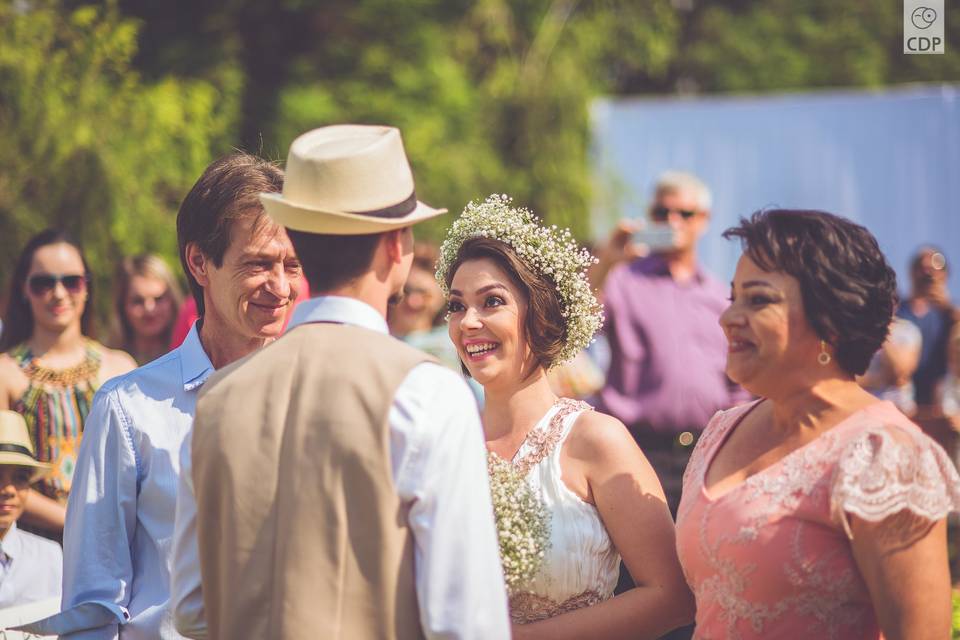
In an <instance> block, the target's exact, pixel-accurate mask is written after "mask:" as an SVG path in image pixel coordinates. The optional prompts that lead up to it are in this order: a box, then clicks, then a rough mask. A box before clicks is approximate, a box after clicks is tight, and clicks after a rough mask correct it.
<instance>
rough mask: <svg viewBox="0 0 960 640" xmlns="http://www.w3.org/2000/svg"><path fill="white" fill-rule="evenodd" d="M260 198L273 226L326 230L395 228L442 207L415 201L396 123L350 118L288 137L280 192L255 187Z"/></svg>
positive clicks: (362, 231) (432, 214)
mask: <svg viewBox="0 0 960 640" xmlns="http://www.w3.org/2000/svg"><path fill="white" fill-rule="evenodd" d="M260 201H261V202H262V203H263V207H264V209H266V211H267V214H268V215H269V216H270V217H271V218H273V220H274V222H276V223H278V224H281V225H283V226H285V227H287V228H289V229H294V230H296V231H306V232H308V233H321V234H330V235H365V234H370V233H381V232H383V231H390V230H392V229H401V228H403V227H408V226H410V225H412V224H416V223H417V222H423V221H424V220H428V219H430V218H433V217H435V216H438V215H440V214H442V213H446V211H447V210H446V209H434V208H433V207H430V206H427V205H425V204H424V203H422V202H420V201H418V200H417V196H416V193H415V191H414V187H413V173H412V172H411V171H410V163H409V162H408V161H407V155H406V153H404V150H403V141H402V140H401V139H400V131H399V130H398V129H395V128H393V127H382V126H370V125H357V124H341V125H334V126H330V127H321V128H320V129H314V130H313V131H308V132H307V133H305V134H303V135H302V136H300V137H299V138H297V139H296V140H294V141H293V144H291V145H290V153H289V154H288V155H287V168H286V178H285V179H284V182H283V193H282V194H281V193H261V194H260Z"/></svg>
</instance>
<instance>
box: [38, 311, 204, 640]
mask: <svg viewBox="0 0 960 640" xmlns="http://www.w3.org/2000/svg"><path fill="white" fill-rule="evenodd" d="M213 370H214V369H213V365H212V364H211V362H210V359H209V358H208V357H207V354H206V353H205V352H204V350H203V347H202V345H201V344H200V336H199V334H198V330H197V326H196V325H194V326H193V328H192V329H191V330H190V333H189V334H188V335H187V338H186V340H184V342H183V344H182V345H181V346H180V347H179V348H177V349H174V350H173V351H171V352H170V353H168V354H166V355H165V356H162V357H160V358H158V359H157V360H154V361H153V362H151V363H149V364H147V365H144V366H142V367H140V368H139V369H135V370H134V371H132V372H130V373H128V374H126V375H124V376H120V377H118V378H114V379H113V380H110V381H109V382H107V383H106V384H105V385H104V386H103V387H102V388H101V389H100V390H99V391H98V392H97V395H96V397H95V398H94V400H93V407H92V408H91V410H90V414H89V416H88V417H87V421H86V424H85V427H84V434H83V440H82V442H81V445H80V452H79V454H78V458H77V468H76V472H75V474H74V477H73V488H72V490H71V492H70V499H69V502H68V504H67V524H66V529H65V531H64V576H63V607H62V609H63V612H62V613H61V614H60V615H59V618H57V619H56V620H53V619H51V620H50V621H51V623H53V624H55V625H56V626H55V627H52V628H51V627H48V628H47V631H48V632H49V631H56V632H58V633H60V634H62V637H66V638H98V639H99V638H117V637H123V638H130V639H140V638H144V639H145V638H150V639H151V640H156V639H158V638H160V639H163V640H167V639H173V638H176V639H179V638H181V637H182V636H180V635H179V634H178V633H177V632H176V630H175V629H174V627H173V620H172V616H171V613H170V608H169V604H168V601H169V598H170V553H171V544H172V538H173V524H174V510H175V507H176V500H177V477H178V475H179V473H180V458H179V454H180V447H181V445H182V443H183V441H184V438H185V437H186V436H187V435H188V434H189V432H190V429H191V427H192V425H193V417H194V412H195V407H196V402H197V394H198V391H199V389H200V386H201V385H202V384H203V383H204V381H206V379H207V377H208V376H209V375H210V374H211V373H213Z"/></svg>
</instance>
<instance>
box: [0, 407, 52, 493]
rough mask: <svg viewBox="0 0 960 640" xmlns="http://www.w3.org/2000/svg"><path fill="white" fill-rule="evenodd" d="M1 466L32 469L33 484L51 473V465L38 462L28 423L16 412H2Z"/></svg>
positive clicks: (0, 420)
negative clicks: (28, 430) (28, 431)
mask: <svg viewBox="0 0 960 640" xmlns="http://www.w3.org/2000/svg"><path fill="white" fill-rule="evenodd" d="M0 465H15V466H18V467H31V468H32V469H33V470H34V473H33V475H32V476H31V477H30V482H31V483H34V482H36V481H37V480H39V479H40V478H42V477H44V476H45V475H47V474H48V473H50V465H48V464H44V463H42V462H37V457H36V456H35V455H34V453H33V443H32V442H31V441H30V435H29V434H28V433H27V423H26V421H25V420H24V419H23V416H22V415H20V414H19V413H17V412H16V411H8V410H0Z"/></svg>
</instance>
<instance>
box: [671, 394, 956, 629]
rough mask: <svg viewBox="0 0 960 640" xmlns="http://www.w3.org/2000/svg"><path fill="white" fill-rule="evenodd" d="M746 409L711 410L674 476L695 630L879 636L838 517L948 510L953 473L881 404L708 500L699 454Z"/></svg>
mask: <svg viewBox="0 0 960 640" xmlns="http://www.w3.org/2000/svg"><path fill="white" fill-rule="evenodd" d="M753 406H756V403H754V404H752V405H749V406H746V407H738V408H735V409H731V410H729V411H726V412H722V413H720V414H717V415H716V416H714V418H713V419H712V420H711V421H710V424H709V425H708V426H707V429H706V432H705V434H704V436H703V437H702V438H701V441H700V443H699V444H700V445H701V446H698V447H697V449H696V450H695V451H694V453H693V457H692V458H691V461H690V465H689V467H688V471H687V474H686V476H685V478H684V490H683V498H682V500H681V504H680V510H679V512H678V516H677V551H678V553H679V556H680V562H681V565H682V566H683V570H684V574H685V575H686V578H687V582H688V583H689V584H690V585H691V588H692V589H693V592H694V595H695V596H696V600H697V631H696V637H698V638H711V639H713V638H718V639H719V638H731V639H752V638H756V639H759V638H776V637H783V638H800V637H803V638H826V639H836V640H847V639H858V638H861V639H868V638H869V639H871V640H876V639H877V638H880V630H879V626H878V624H877V620H876V615H875V613H874V611H873V606H872V604H871V601H870V595H869V593H868V591H867V588H866V585H865V584H864V582H863V578H862V577H861V575H860V573H859V571H858V569H857V567H856V563H855V561H854V559H853V554H852V550H851V547H850V542H849V539H848V535H849V528H848V525H847V516H846V514H847V513H854V514H856V515H858V516H861V517H864V518H866V519H868V520H873V521H878V520H882V519H884V518H885V517H887V516H888V515H892V514H894V513H897V512H899V511H901V510H903V509H907V510H909V511H911V512H912V513H914V514H916V515H918V516H920V517H923V518H926V519H928V520H937V519H940V518H942V517H944V516H945V515H946V513H947V512H948V511H952V510H956V509H957V508H958V507H960V477H958V475H957V472H956V470H955V469H954V468H953V466H952V464H951V463H950V460H949V459H948V458H947V457H946V454H945V453H944V452H943V451H942V450H941V449H940V447H939V446H938V445H937V444H935V443H934V442H933V441H932V440H930V438H928V437H927V436H925V435H924V434H923V433H922V432H921V431H920V430H919V428H918V427H917V426H916V425H914V424H913V423H911V422H910V421H909V420H908V419H907V418H906V417H904V416H903V414H901V413H900V412H899V411H898V410H897V409H896V407H894V405H893V404H891V403H889V402H881V403H877V404H874V405H871V406H869V407H867V408H865V409H863V410H861V411H858V412H857V413H855V414H853V415H852V416H850V417H849V418H847V419H846V420H844V421H843V422H841V423H840V424H838V425H836V426H835V427H834V428H832V429H830V430H829V431H827V432H826V433H824V434H823V435H821V436H820V437H818V438H816V439H815V440H813V441H812V442H809V443H807V444H806V445H804V446H802V447H800V448H798V449H796V450H795V451H793V452H791V453H790V454H788V455H786V456H784V457H783V458H782V459H781V460H780V461H778V462H776V463H775V464H773V465H771V466H770V467H768V468H766V469H764V470H762V471H760V472H758V473H756V474H754V475H752V476H750V477H749V478H747V480H746V481H744V482H743V483H741V484H740V485H738V486H735V487H733V488H732V489H730V490H729V491H727V492H726V493H724V494H722V495H719V496H717V497H711V496H710V495H709V493H708V492H707V491H706V489H705V487H704V477H705V475H706V471H707V468H708V467H709V464H710V461H711V460H712V459H713V457H714V456H715V455H716V452H717V451H718V450H719V448H720V446H721V445H722V443H723V442H724V441H725V440H726V438H727V437H728V436H729V434H730V433H731V432H732V431H733V430H734V429H735V428H736V426H737V425H738V424H739V423H740V421H741V419H742V418H743V417H744V416H745V415H746V414H747V413H748V412H749V411H750V409H751V408H752V407H753Z"/></svg>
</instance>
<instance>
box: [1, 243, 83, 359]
mask: <svg viewBox="0 0 960 640" xmlns="http://www.w3.org/2000/svg"><path fill="white" fill-rule="evenodd" d="M52 244H68V245H70V246H71V247H73V248H74V249H76V250H77V253H79V254H80V260H81V262H83V272H84V274H85V275H86V276H87V300H86V303H85V305H84V308H83V315H81V316H80V331H81V332H82V333H83V335H85V336H89V337H91V338H92V337H95V336H96V334H95V331H94V319H93V278H91V277H90V266H89V264H88V263H87V259H86V257H85V256H84V255H83V249H82V248H81V247H80V243H79V242H77V241H76V240H75V239H74V238H73V237H72V236H70V235H69V234H68V233H67V232H66V231H63V230H61V229H46V230H45V231H41V232H40V233H38V234H37V235H35V236H33V237H32V238H30V240H28V241H27V244H26V246H24V248H23V251H21V252H20V256H19V257H18V258H17V264H16V266H15V267H14V268H13V279H12V280H11V281H10V293H9V304H8V305H7V315H6V317H4V319H3V334H2V335H0V352H3V351H9V350H10V349H11V348H13V347H15V346H17V345H18V344H20V343H21V342H23V341H24V340H28V339H29V338H30V336H32V335H33V311H31V310H30V302H29V301H28V300H27V292H26V285H27V274H29V273H30V265H31V264H33V256H34V254H35V253H36V252H37V250H38V249H41V248H43V247H46V246H49V245H52Z"/></svg>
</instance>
